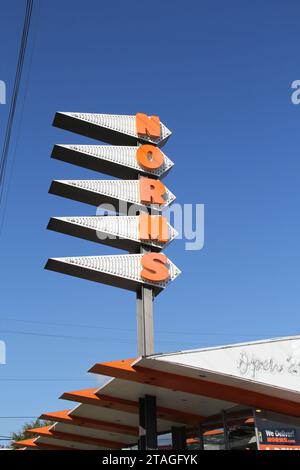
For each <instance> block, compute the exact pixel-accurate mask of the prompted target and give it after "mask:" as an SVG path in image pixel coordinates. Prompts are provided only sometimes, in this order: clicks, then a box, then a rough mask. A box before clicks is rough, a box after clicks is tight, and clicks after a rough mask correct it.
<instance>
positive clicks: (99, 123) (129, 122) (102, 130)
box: [53, 112, 171, 146]
mask: <svg viewBox="0 0 300 470" xmlns="http://www.w3.org/2000/svg"><path fill="white" fill-rule="evenodd" d="M53 124H54V125H55V126H57V127H61V128H63V129H67V130H70V131H73V132H77V133H80V134H83V135H87V136H88V137H93V138H95V139H99V140H103V141H104V142H108V143H112V144H115V145H116V144H117V145H135V144H136V143H138V142H148V143H153V144H156V145H158V146H162V145H164V144H165V142H166V141H167V139H168V138H169V136H170V135H171V131H170V130H169V129H168V128H167V127H166V126H165V125H164V124H163V123H161V137H160V138H158V139H153V138H150V137H140V136H138V135H137V132H136V117H135V116H131V115H118V114H96V113H79V112H73V113H70V112H58V113H56V115H55V119H54V122H53Z"/></svg>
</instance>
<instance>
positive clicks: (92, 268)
mask: <svg viewBox="0 0 300 470" xmlns="http://www.w3.org/2000/svg"><path fill="white" fill-rule="evenodd" d="M142 257H143V255H142V254H130V255H113V256H80V257H71V258H50V259H49V260H48V262H47V264H46V269H50V270H53V271H57V272H61V273H64V274H69V275H72V276H76V277H81V278H83V279H88V280H92V281H96V282H100V283H103V284H108V285H112V286H116V287H121V288H124V289H128V290H132V291H137V290H139V289H140V287H141V285H149V286H151V287H153V292H154V294H158V293H159V292H160V291H161V290H163V289H165V287H167V285H168V284H169V283H170V282H171V281H174V280H175V279H176V278H177V277H178V276H179V274H180V272H181V271H180V270H179V269H178V268H177V267H176V266H175V265H174V264H173V263H172V262H171V261H170V260H168V266H169V273H170V277H169V279H168V280H167V281H164V282H149V281H145V280H144V279H143V278H142V277H141V270H142V264H141V259H142Z"/></svg>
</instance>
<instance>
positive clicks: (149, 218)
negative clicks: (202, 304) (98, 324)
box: [46, 113, 180, 355]
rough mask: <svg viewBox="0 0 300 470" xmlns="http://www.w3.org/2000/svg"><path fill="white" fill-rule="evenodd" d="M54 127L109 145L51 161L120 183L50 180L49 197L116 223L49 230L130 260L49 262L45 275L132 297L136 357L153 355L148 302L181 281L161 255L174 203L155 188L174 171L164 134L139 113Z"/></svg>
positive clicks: (71, 119)
mask: <svg viewBox="0 0 300 470" xmlns="http://www.w3.org/2000/svg"><path fill="white" fill-rule="evenodd" d="M53 124H54V125H55V126H57V127H61V128H63V129H66V130H69V131H72V132H76V133H79V134H82V135H85V136H88V137H92V138H95V139H98V140H101V141H103V142H105V143H109V144H111V145H76V144H74V145H73V144H70V145H60V144H57V145H55V146H54V148H53V152H52V157H53V158H55V159H58V160H62V161H64V162H68V163H71V164H74V165H78V166H81V167H85V168H88V169H91V170H94V171H97V172H102V173H105V174H108V175H111V176H114V177H117V178H120V179H121V180H110V179H106V180H99V179H96V180H95V179H91V180H54V181H53V182H52V184H51V187H50V190H49V192H50V193H52V194H56V195H59V196H63V197H67V198H70V199H73V200H76V201H80V202H83V203H86V204H91V205H94V206H99V205H102V204H104V205H105V206H106V207H107V205H109V208H110V209H111V208H113V211H114V212H115V213H116V215H111V216H96V217H76V216H74V217H53V218H51V219H50V222H49V224H48V228H49V229H50V230H55V231H57V232H61V233H65V234H68V235H72V236H75V237H80V238H84V239H86V240H90V241H94V242H97V243H103V244H106V245H109V246H112V247H114V248H120V249H123V250H127V251H128V252H129V254H126V255H124V254H122V255H113V256H88V257H85V256H79V257H78V256H76V257H65V258H50V259H49V260H48V262H47V264H46V268H47V269H50V270H53V271H57V272H60V273H64V274H69V275H72V276H76V277H81V278H83V279H88V280H93V281H96V282H100V283H103V284H108V285H111V286H115V287H120V288H124V289H128V290H131V291H135V292H136V294H137V313H138V338H139V353H140V354H141V355H148V354H152V353H153V352H154V343H153V312H152V305H153V297H154V296H156V295H157V294H158V293H160V292H161V291H162V290H164V289H165V288H166V287H167V285H168V284H169V283H170V282H172V281H173V280H174V279H176V277H177V276H178V275H179V274H180V271H179V269H178V268H177V267H176V266H175V265H174V264H173V263H172V262H171V260H169V259H168V257H167V256H166V255H165V254H163V253H161V250H163V249H164V248H165V247H166V246H167V245H168V244H169V243H170V242H171V241H172V240H173V239H174V238H175V237H176V235H177V233H176V231H175V230H174V228H173V227H171V225H170V224H169V223H168V221H167V219H166V218H165V217H164V215H163V211H164V209H166V208H167V207H168V206H169V205H170V204H171V203H172V202H173V201H174V199H175V196H174V195H173V194H172V192H171V191H170V190H169V189H168V188H167V187H166V186H165V184H164V183H162V181H161V179H162V178H163V177H165V176H166V175H167V174H168V172H169V171H170V169H171V168H172V166H173V162H172V161H171V160H170V159H169V158H168V157H167V156H166V155H165V154H164V153H163V152H162V150H161V147H162V146H163V145H164V144H165V143H166V141H167V140H168V138H169V136H170V135H171V132H170V131H169V129H168V128H167V127H166V126H165V125H164V124H163V123H162V122H161V121H160V118H159V117H158V116H147V115H146V114H143V113H137V114H136V115H135V116H121V115H107V114H91V113H56V116H55V119H54V123H53ZM124 214H125V215H124Z"/></svg>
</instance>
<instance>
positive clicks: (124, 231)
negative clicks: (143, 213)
mask: <svg viewBox="0 0 300 470" xmlns="http://www.w3.org/2000/svg"><path fill="white" fill-rule="evenodd" d="M48 228H49V229H51V230H55V231H58V232H62V233H66V234H69V235H73V236H77V237H80V238H85V239H87V240H91V241H95V242H98V243H104V244H106V245H110V246H113V247H116V248H120V249H124V250H128V251H133V252H134V251H136V250H139V249H140V246H141V244H142V243H143V244H144V245H148V246H149V247H152V248H153V249H155V251H157V250H161V249H163V248H164V247H166V246H167V245H168V244H169V243H170V242H171V241H172V240H173V239H174V238H175V237H176V236H177V235H178V233H177V232H176V230H175V229H174V228H173V227H172V226H171V225H170V224H168V236H169V241H168V243H161V242H158V241H143V242H141V240H140V239H139V217H135V216H132V217H130V216H129V217H127V216H104V217H102V216H96V217H52V218H51V220H50V222H49V225H48Z"/></svg>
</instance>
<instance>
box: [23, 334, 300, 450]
mask: <svg viewBox="0 0 300 470" xmlns="http://www.w3.org/2000/svg"><path fill="white" fill-rule="evenodd" d="M299 351H300V337H290V338H278V339H274V340H269V341H259V342H253V343H244V344H238V345H230V346H226V347H220V348H208V349H199V350H193V351H184V352H179V353H173V354H157V355H153V356H149V357H144V358H138V359H128V360H122V361H115V362H107V363H97V364H95V365H94V366H93V367H92V369H91V370H90V372H92V373H95V374H100V375H104V376H108V377H111V380H109V381H108V382H107V383H106V384H105V385H103V386H101V387H98V388H93V389H86V390H79V391H73V392H66V393H64V394H63V395H62V397H61V398H63V399H65V400H70V401H72V402H76V403H77V405H76V406H75V408H73V409H71V410H65V411H60V412H52V413H44V414H43V415H42V416H41V418H43V419H47V420H50V421H53V423H54V424H53V426H50V427H46V428H38V429H35V430H32V433H33V434H34V435H36V436H38V437H37V438H33V439H32V440H30V441H20V442H19V446H20V447H24V446H25V447H27V448H35V449H43V448H53V449H57V448H68V449H91V450H92V449H95V448H96V449H104V448H106V449H116V448H126V447H130V446H132V445H134V444H136V443H137V440H138V424H139V423H138V410H139V406H138V400H139V398H140V397H143V396H145V395H152V396H155V397H156V399H157V418H158V421H157V424H158V432H159V433H166V432H169V431H170V429H171V427H172V426H176V425H177V426H178V425H186V426H187V428H188V429H193V428H195V426H197V425H199V424H201V423H202V424H204V425H205V423H209V422H210V421H211V420H212V417H215V416H216V415H218V414H220V413H221V411H222V410H229V409H231V408H233V407H235V406H236V405H242V406H244V407H245V408H252V407H254V408H260V409H264V410H270V411H273V412H276V413H283V414H286V415H290V416H294V417H296V418H300V362H299V360H298V357H299Z"/></svg>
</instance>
